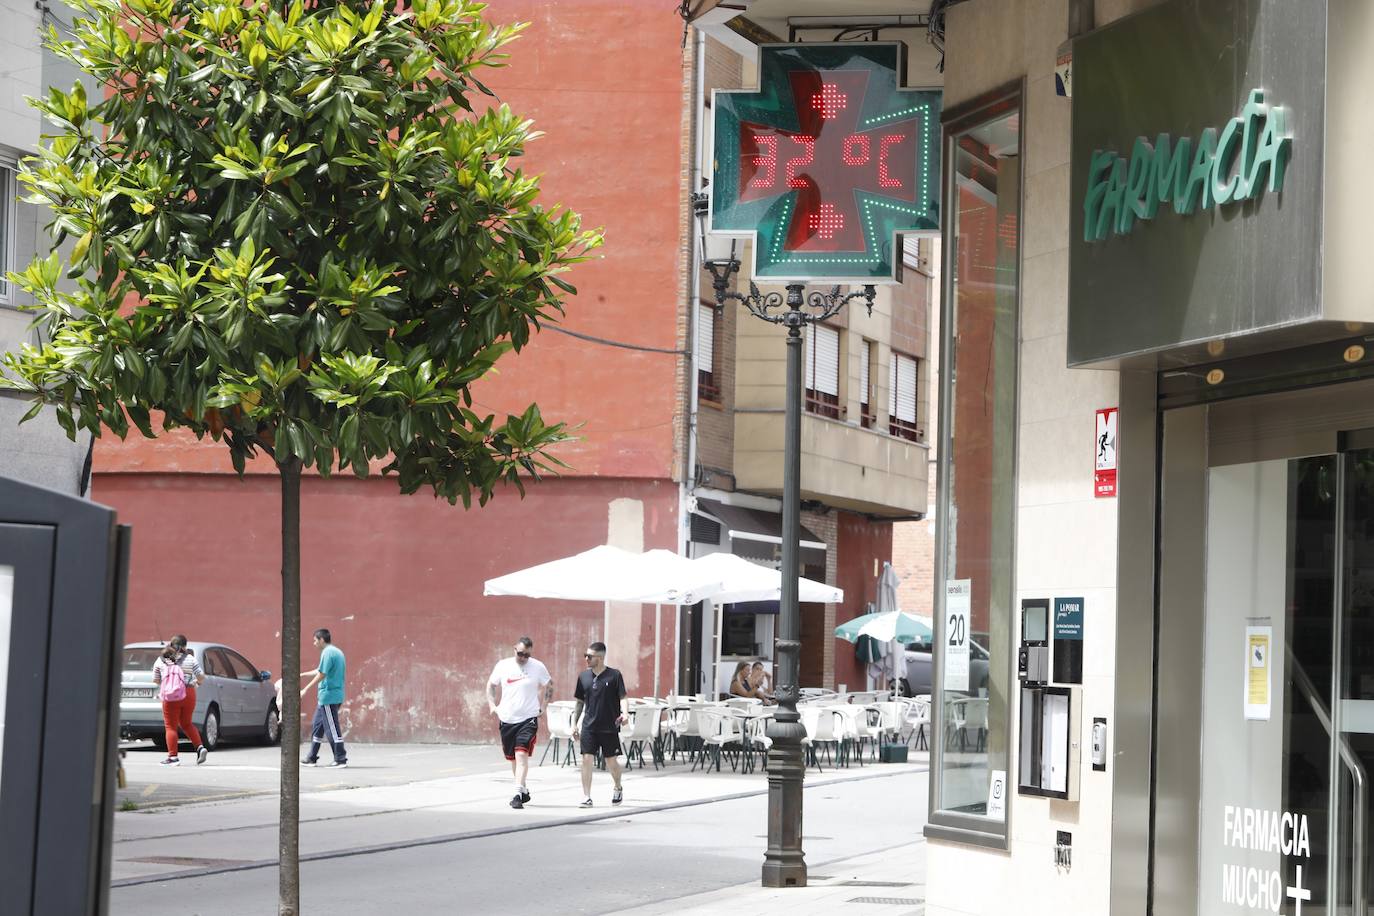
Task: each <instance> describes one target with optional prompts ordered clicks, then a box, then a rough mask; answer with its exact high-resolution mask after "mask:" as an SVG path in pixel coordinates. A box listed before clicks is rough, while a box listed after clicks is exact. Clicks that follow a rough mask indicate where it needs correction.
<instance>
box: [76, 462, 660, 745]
mask: <svg viewBox="0 0 1374 916" xmlns="http://www.w3.org/2000/svg"><path fill="white" fill-rule="evenodd" d="M93 497H94V498H95V499H96V500H97V501H99V502H101V503H105V504H107V505H112V506H115V507H116V508H117V509H118V510H119V518H120V521H121V522H124V523H128V524H132V525H133V528H134V540H133V554H132V570H131V580H130V591H129V608H128V622H127V624H126V627H125V638H126V640H127V641H129V642H134V641H139V640H147V639H166V638H168V637H170V636H171V635H172V634H174V633H179V632H180V633H185V634H187V635H188V636H190V637H191V638H192V639H205V640H212V641H213V640H217V641H222V642H224V643H226V644H228V645H231V646H233V647H234V648H236V649H239V650H240V651H241V652H243V653H244V654H245V655H246V656H247V657H248V659H249V660H250V661H252V662H253V663H254V664H256V665H258V666H259V667H260V668H266V669H269V670H272V671H273V672H278V669H279V668H280V658H281V641H280V621H281V597H280V596H281V580H280V573H279V569H280V566H279V562H278V557H279V556H280V553H279V551H280V537H279V534H278V532H279V527H278V525H279V523H278V505H279V499H280V497H279V495H278V490H277V487H276V482H275V481H274V480H272V479H270V478H264V477H253V478H249V479H248V480H245V481H239V480H236V479H235V478H232V477H219V476H215V477H203V476H191V475H147V474H140V475H133V474H121V475H107V476H103V477H101V478H98V479H97V480H96V483H95V492H94V493H93ZM617 498H629V499H635V500H640V501H642V502H643V506H644V531H643V536H644V546H645V548H646V549H648V548H651V547H667V548H673V549H675V548H676V546H677V543H676V528H675V519H676V513H677V498H678V494H677V488H676V486H674V485H672V484H670V483H666V482H662V481H629V480H614V479H600V480H586V479H584V480H552V481H546V482H544V483H541V484H538V485H537V486H535V487H534V488H532V489H531V491H530V496H529V497H528V498H526V499H525V500H523V501H522V500H519V499H516V498H514V497H513V496H512V497H510V498H498V499H496V500H495V501H493V502H491V503H489V504H488V505H487V506H486V507H484V508H482V509H480V510H474V511H471V512H464V511H462V510H461V509H457V508H453V507H450V506H449V505H448V504H447V503H444V502H439V501H436V500H433V499H429V498H425V497H420V496H412V497H405V496H400V495H398V494H397V492H396V489H395V484H394V482H391V481H380V480H373V481H357V480H349V479H343V478H340V479H336V480H329V481H325V480H318V479H311V480H307V481H305V482H304V486H303V489H302V503H301V529H302V535H301V541H302V543H301V576H302V578H301V606H302V610H301V630H302V633H303V635H304V636H305V637H308V635H309V634H310V633H311V632H312V631H313V630H314V629H315V628H316V627H328V628H329V629H330V630H331V631H332V633H333V635H334V641H335V644H336V645H338V646H339V648H341V649H342V650H343V651H344V653H345V654H346V655H347V657H348V701H347V704H346V709H347V713H348V722H349V726H350V735H351V736H352V737H354V738H355V739H359V740H381V741H388V740H390V741H402V740H405V741H440V740H446V741H453V740H479V739H490V738H491V734H489V733H490V732H492V729H491V728H490V725H491V723H490V716H489V715H488V713H487V709H486V701H485V698H484V692H485V690H486V686H485V685H486V679H487V676H488V674H490V672H491V667H492V665H493V664H495V662H496V660H497V659H499V658H501V657H503V656H505V655H509V654H510V652H511V648H510V647H511V645H512V643H513V642H514V641H515V639H516V638H518V637H519V636H521V635H522V634H528V635H530V636H532V637H533V638H534V641H535V655H536V657H539V658H540V659H542V660H543V661H544V663H545V664H546V665H548V667H549V671H550V673H552V674H553V677H554V687H555V696H556V697H563V698H571V695H572V687H573V684H574V680H575V677H576V675H577V672H578V671H580V670H581V668H582V664H583V663H582V651H583V649H584V648H585V647H586V645H587V643H589V642H591V641H593V640H596V639H600V638H601V628H602V606H601V605H599V604H588V603H584V602H555V601H535V600H531V599H521V598H486V597H483V596H482V583H483V582H484V581H485V580H486V579H488V578H491V577H493V576H498V575H501V574H503V573H507V572H513V571H515V570H517V569H523V568H525V567H527V566H533V565H534V564H536V563H542V562H545V561H547V560H552V559H557V558H558V557H562V556H567V555H569V554H572V553H576V552H578V551H581V550H586V549H588V548H590V547H593V546H595V545H597V544H602V543H605V541H606V533H607V532H606V528H607V507H608V505H609V503H610V501H611V500H613V499H617ZM643 615H644V619H643V628H642V632H643V634H644V639H645V640H646V642H645V643H644V644H643V645H641V646H633V647H630V646H617V645H612V646H611V647H610V654H611V656H612V659H613V660H612V664H615V665H616V666H617V667H620V668H622V670H624V671H625V673H626V679H627V681H630V682H631V683H630V686H631V689H632V690H636V692H638V693H647V692H649V689H650V684H651V680H652V675H653V653H652V648H653V642H652V638H651V635H652V632H653V630H652V620H653V609H652V608H646V609H644V612H643ZM664 619H665V620H666V621H669V622H670V623H671V620H672V612H671V610H670V609H669V610H665V612H664ZM670 623H669V625H665V627H664V629H663V643H662V647H661V651H662V653H663V655H662V665H663V671H664V672H665V673H666V675H665V681H664V683H665V684H667V683H670V682H671V672H672V670H673V669H672V659H673V639H674V634H673V633H672V632H671V631H672V627H671V625H670ZM303 645H304V647H305V648H304V649H303V657H304V658H305V659H306V660H307V661H312V660H313V659H312V657H311V656H312V652H313V650H312V649H310V648H309V639H308V638H305V639H304V640H303ZM307 667H308V666H307ZM275 676H276V675H275V674H274V677H275ZM636 682H637V685H638V687H637V686H636ZM640 688H642V689H640ZM306 706H307V709H310V708H313V707H312V706H311V705H310V704H309V703H307V704H306Z"/></svg>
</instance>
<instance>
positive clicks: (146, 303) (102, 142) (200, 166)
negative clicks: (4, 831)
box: [0, 0, 601, 505]
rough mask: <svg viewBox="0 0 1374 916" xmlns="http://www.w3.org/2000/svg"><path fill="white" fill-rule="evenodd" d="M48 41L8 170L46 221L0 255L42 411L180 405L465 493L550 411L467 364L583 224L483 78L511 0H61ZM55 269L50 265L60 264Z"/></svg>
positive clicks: (524, 329) (180, 417)
mask: <svg viewBox="0 0 1374 916" xmlns="http://www.w3.org/2000/svg"><path fill="white" fill-rule="evenodd" d="M73 5H74V6H76V7H77V8H78V10H79V11H80V13H81V16H82V18H79V19H77V20H76V22H75V23H74V26H73V36H72V37H70V38H67V39H64V38H61V37H59V36H58V35H57V33H55V32H54V33H53V34H52V35H50V36H49V42H50V44H51V46H52V48H53V49H54V50H55V51H56V53H58V54H59V55H61V56H62V57H64V58H66V59H67V60H69V61H71V62H72V63H73V64H75V65H76V66H77V67H79V68H80V69H81V70H83V71H85V72H86V73H87V74H89V75H90V76H92V77H93V78H94V80H95V82H96V83H98V84H99V85H100V86H101V87H102V88H103V90H104V91H103V92H102V93H101V95H100V96H99V97H97V98H87V95H86V92H85V90H84V89H83V87H82V86H81V85H77V86H75V87H73V88H72V90H71V91H69V92H62V91H59V90H56V89H54V90H52V91H50V93H49V94H48V96H47V97H45V98H43V99H39V100H35V102H34V104H35V105H36V106H37V107H38V108H40V109H41V110H42V111H43V112H44V114H45V115H46V116H47V117H48V118H49V119H50V120H51V121H52V122H53V123H55V124H56V125H57V127H58V133H57V134H56V135H55V136H53V137H51V138H50V139H49V142H48V143H47V144H46V146H45V148H44V149H43V151H42V152H41V154H40V156H39V157H38V158H36V159H31V160H29V161H28V162H26V163H25V164H24V166H23V168H22V172H21V176H20V180H21V182H22V183H23V184H24V185H25V187H26V188H27V192H28V199H29V200H31V201H34V202H37V203H42V204H44V205H46V206H47V207H49V208H50V209H51V210H52V212H53V214H54V217H55V221H54V230H55V234H56V239H57V242H59V243H60V242H61V241H62V240H63V239H72V240H74V245H72V246H71V255H70V258H69V259H68V260H65V261H64V259H62V258H60V257H59V255H58V254H57V253H56V251H54V253H53V254H52V255H50V256H48V257H45V258H40V259H38V260H36V261H35V262H34V263H33V264H31V265H30V266H29V267H28V268H27V269H26V270H23V271H21V272H18V273H15V274H12V275H11V278H12V279H13V280H14V282H16V283H17V284H18V285H19V286H20V287H21V288H22V289H24V290H26V291H27V292H28V293H30V294H31V295H32V296H33V297H34V298H35V299H36V301H37V303H38V305H39V307H40V308H42V309H43V310H44V314H43V315H42V316H41V317H40V321H42V322H43V324H44V326H45V328H46V334H45V337H44V342H43V343H42V344H41V345H31V346H27V347H25V348H24V349H23V350H22V351H20V352H17V353H11V354H8V355H6V356H5V357H4V364H3V376H4V378H3V379H0V381H3V383H4V384H7V385H8V386H10V387H16V388H20V389H22V390H25V391H28V392H30V393H32V394H34V395H35V397H36V398H38V403H37V404H35V407H34V409H33V411H31V412H30V415H32V414H33V413H36V412H37V410H38V409H40V408H41V407H42V405H43V403H45V402H47V403H52V404H54V405H55V406H56V411H57V417H58V420H59V421H60V422H61V423H62V425H63V426H64V428H65V429H66V430H67V432H68V434H69V435H73V436H74V435H75V433H76V430H77V429H78V428H81V429H86V430H89V431H91V432H92V433H94V434H96V435H99V434H100V432H101V428H102V426H103V427H106V428H109V429H110V430H112V431H113V432H115V433H116V434H118V435H120V436H125V435H126V434H127V433H128V432H129V430H130V427H131V426H132V427H134V428H137V429H138V430H139V431H141V432H142V434H143V435H145V436H150V437H151V436H155V435H156V432H157V431H156V430H155V429H154V425H155V424H160V425H161V427H162V428H163V429H173V428H176V427H185V428H188V429H189V430H191V431H192V432H193V433H194V434H195V435H196V436H198V437H204V436H207V435H208V436H211V437H213V438H215V439H217V440H221V441H222V442H224V443H225V444H226V445H227V447H228V449H229V452H230V455H231V458H232V461H233V464H234V466H235V467H236V468H237V469H238V470H239V471H240V473H242V471H243V469H244V466H245V462H246V460H247V459H249V458H251V457H252V456H254V455H255V454H257V453H258V452H260V451H265V452H267V453H269V454H270V455H271V456H272V458H273V460H274V461H276V462H277V463H278V464H279V465H280V464H282V463H283V462H285V461H287V460H292V459H298V460H299V462H300V463H301V464H303V465H304V466H306V467H312V466H313V467H315V468H317V469H318V470H319V471H320V472H321V473H325V474H328V473H330V472H331V471H334V470H342V469H345V468H351V469H352V470H353V471H354V472H355V473H357V474H359V475H365V474H367V473H368V471H369V465H370V464H372V463H373V462H379V461H381V460H382V459H385V458H387V457H388V456H389V458H390V460H389V462H388V463H387V464H385V466H384V467H383V468H382V470H383V471H386V472H395V473H396V474H397V475H399V483H400V487H401V489H402V490H403V491H404V492H414V491H416V490H419V489H421V488H423V487H428V488H432V489H433V490H434V492H435V493H437V494H438V495H439V496H442V497H444V498H446V499H448V500H449V501H450V502H455V501H457V500H459V499H461V500H462V501H463V503H464V504H465V505H466V504H468V503H469V502H470V500H471V499H472V498H474V497H475V498H477V500H478V501H479V502H484V501H485V500H486V499H487V498H489V497H490V496H491V494H492V492H493V491H494V489H495V488H496V487H497V486H498V485H499V484H500V483H502V482H503V481H506V482H513V483H514V484H515V485H516V486H517V487H519V486H521V483H520V475H521V473H529V474H537V473H539V472H540V471H541V470H544V469H547V468H548V467H549V466H550V463H551V462H556V459H554V458H552V457H550V456H549V455H548V454H547V449H548V447H549V446H550V445H552V444H554V443H556V442H557V441H559V440H560V439H563V438H566V436H567V432H566V429H565V428H564V426H563V425H562V424H561V423H546V422H545V420H544V419H543V418H542V417H541V415H540V413H539V409H538V407H537V406H536V405H531V406H530V407H529V408H528V409H527V410H525V411H524V412H523V413H521V414H519V415H513V416H507V417H505V418H504V419H502V420H498V419H497V418H496V417H494V416H482V415H480V414H479V413H478V412H476V411H474V410H473V402H472V397H471V394H470V386H471V385H472V384H473V383H474V382H476V381H477V380H478V379H480V378H482V377H483V376H485V375H486V374H487V373H489V372H490V371H492V369H493V367H494V365H495V364H496V362H497V360H498V358H499V357H500V356H501V355H502V354H503V353H506V352H507V351H509V350H511V349H515V350H519V349H520V348H521V347H523V346H524V345H525V344H526V343H528V342H529V340H530V335H531V330H532V329H534V328H537V326H538V325H539V324H540V322H542V321H545V320H552V319H556V318H557V317H558V315H559V314H561V311H562V305H561V298H562V296H563V295H564V294H566V293H571V292H573V291H574V290H573V288H572V287H571V286H570V285H569V284H568V283H567V282H566V281H565V280H564V279H562V277H561V276H560V275H561V274H562V273H563V272H564V271H566V270H567V269H568V267H569V266H570V265H572V264H574V263H575V262H577V261H580V260H583V259H585V258H586V257H587V255H588V253H589V252H590V251H591V250H592V249H594V248H595V247H596V246H598V245H599V244H600V242H601V237H600V234H599V233H598V232H589V231H584V230H583V229H582V228H581V226H580V221H579V219H578V217H577V215H576V214H575V213H573V212H571V211H568V210H565V209H559V208H552V209H546V208H544V207H542V206H541V205H540V204H539V203H537V199H538V195H539V182H538V178H537V177H535V176H531V175H526V174H525V173H524V172H522V171H521V169H520V168H519V167H518V162H519V159H520V157H521V156H522V154H523V153H524V152H525V148H526V145H527V144H528V143H529V142H530V141H531V140H533V139H534V138H536V137H537V136H538V135H539V134H538V132H536V131H534V130H533V129H532V126H531V122H530V121H528V120H525V119H522V118H521V117H519V116H518V115H516V114H515V113H514V112H512V111H511V110H510V108H509V107H507V106H506V105H504V104H501V103H499V101H498V100H496V99H495V98H494V97H492V93H491V91H490V90H489V89H488V88H487V86H485V85H484V84H483V83H482V82H481V81H480V80H479V73H480V71H481V70H482V69H483V68H488V67H500V66H503V65H504V63H505V59H506V54H505V52H504V51H503V48H504V46H505V45H506V44H507V43H508V42H510V41H511V40H512V39H514V38H516V37H517V35H518V34H519V32H520V31H521V29H522V28H523V26H520V25H492V24H489V23H487V22H486V21H484V19H483V18H482V13H483V10H484V5H483V4H479V3H473V2H468V0H409V2H402V3H394V2H390V3H387V2H363V0H315V2H304V0H293V2H283V0H250V2H242V0H227V2H213V0H212V2H206V0H75V2H74V4H73ZM64 276H65V277H66V278H68V279H67V280H66V281H64V280H63V278H64Z"/></svg>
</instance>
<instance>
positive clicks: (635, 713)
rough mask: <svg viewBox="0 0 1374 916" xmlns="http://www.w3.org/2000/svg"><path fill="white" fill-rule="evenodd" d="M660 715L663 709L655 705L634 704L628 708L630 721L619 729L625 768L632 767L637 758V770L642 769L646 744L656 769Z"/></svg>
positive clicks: (657, 763)
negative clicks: (623, 750)
mask: <svg viewBox="0 0 1374 916" xmlns="http://www.w3.org/2000/svg"><path fill="white" fill-rule="evenodd" d="M662 715H663V707H662V706H659V705H658V704H656V703H636V704H634V705H633V706H631V707H630V721H629V722H627V723H626V724H625V725H624V726H623V727H622V728H621V729H620V746H621V747H623V748H624V749H625V764H626V766H627V767H633V766H634V761H635V758H636V757H638V758H639V768H640V769H641V770H642V769H644V745H645V744H648V745H649V755H650V756H651V757H652V758H653V761H654V769H655V770H657V769H658V767H659V757H660V751H659V746H658V735H659V719H660V718H661V717H662Z"/></svg>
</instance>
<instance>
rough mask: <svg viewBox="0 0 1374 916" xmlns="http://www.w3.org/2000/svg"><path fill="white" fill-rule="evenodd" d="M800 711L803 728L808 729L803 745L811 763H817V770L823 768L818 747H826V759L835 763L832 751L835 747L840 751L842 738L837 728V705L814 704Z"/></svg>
mask: <svg viewBox="0 0 1374 916" xmlns="http://www.w3.org/2000/svg"><path fill="white" fill-rule="evenodd" d="M798 712H800V713H801V722H802V728H804V729H806V737H805V738H803V739H802V747H804V748H806V750H807V756H808V757H809V758H810V760H811V763H813V764H815V766H816V769H817V770H819V769H820V768H821V758H820V755H819V754H818V753H817V752H816V751H817V747H822V748H824V749H825V756H826V760H828V761H830V763H831V764H832V765H833V763H834V758H833V757H831V755H830V752H831V750H832V749H834V750H835V752H836V753H838V752H839V747H840V739H839V736H838V734H837V733H836V728H835V726H836V722H835V707H833V706H817V705H815V704H812V705H809V706H804V707H801V708H800V709H798Z"/></svg>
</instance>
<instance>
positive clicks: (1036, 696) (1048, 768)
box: [1017, 685, 1082, 801]
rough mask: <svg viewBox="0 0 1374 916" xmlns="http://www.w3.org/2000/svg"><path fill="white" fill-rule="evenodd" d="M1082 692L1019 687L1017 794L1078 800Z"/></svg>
mask: <svg viewBox="0 0 1374 916" xmlns="http://www.w3.org/2000/svg"><path fill="white" fill-rule="evenodd" d="M1081 707H1082V688H1079V687H1045V686H1033V685H1024V686H1022V687H1021V721H1020V737H1019V741H1020V751H1021V753H1020V769H1019V772H1018V774H1017V775H1018V779H1017V790H1018V791H1019V792H1020V793H1021V794H1022V795H1039V796H1041V797H1044V798H1058V799H1063V800H1066V801H1077V800H1078V768H1079V754H1080V750H1081V748H1080V744H1081V740H1080V734H1081V731H1082V729H1081V726H1080V715H1081Z"/></svg>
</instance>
